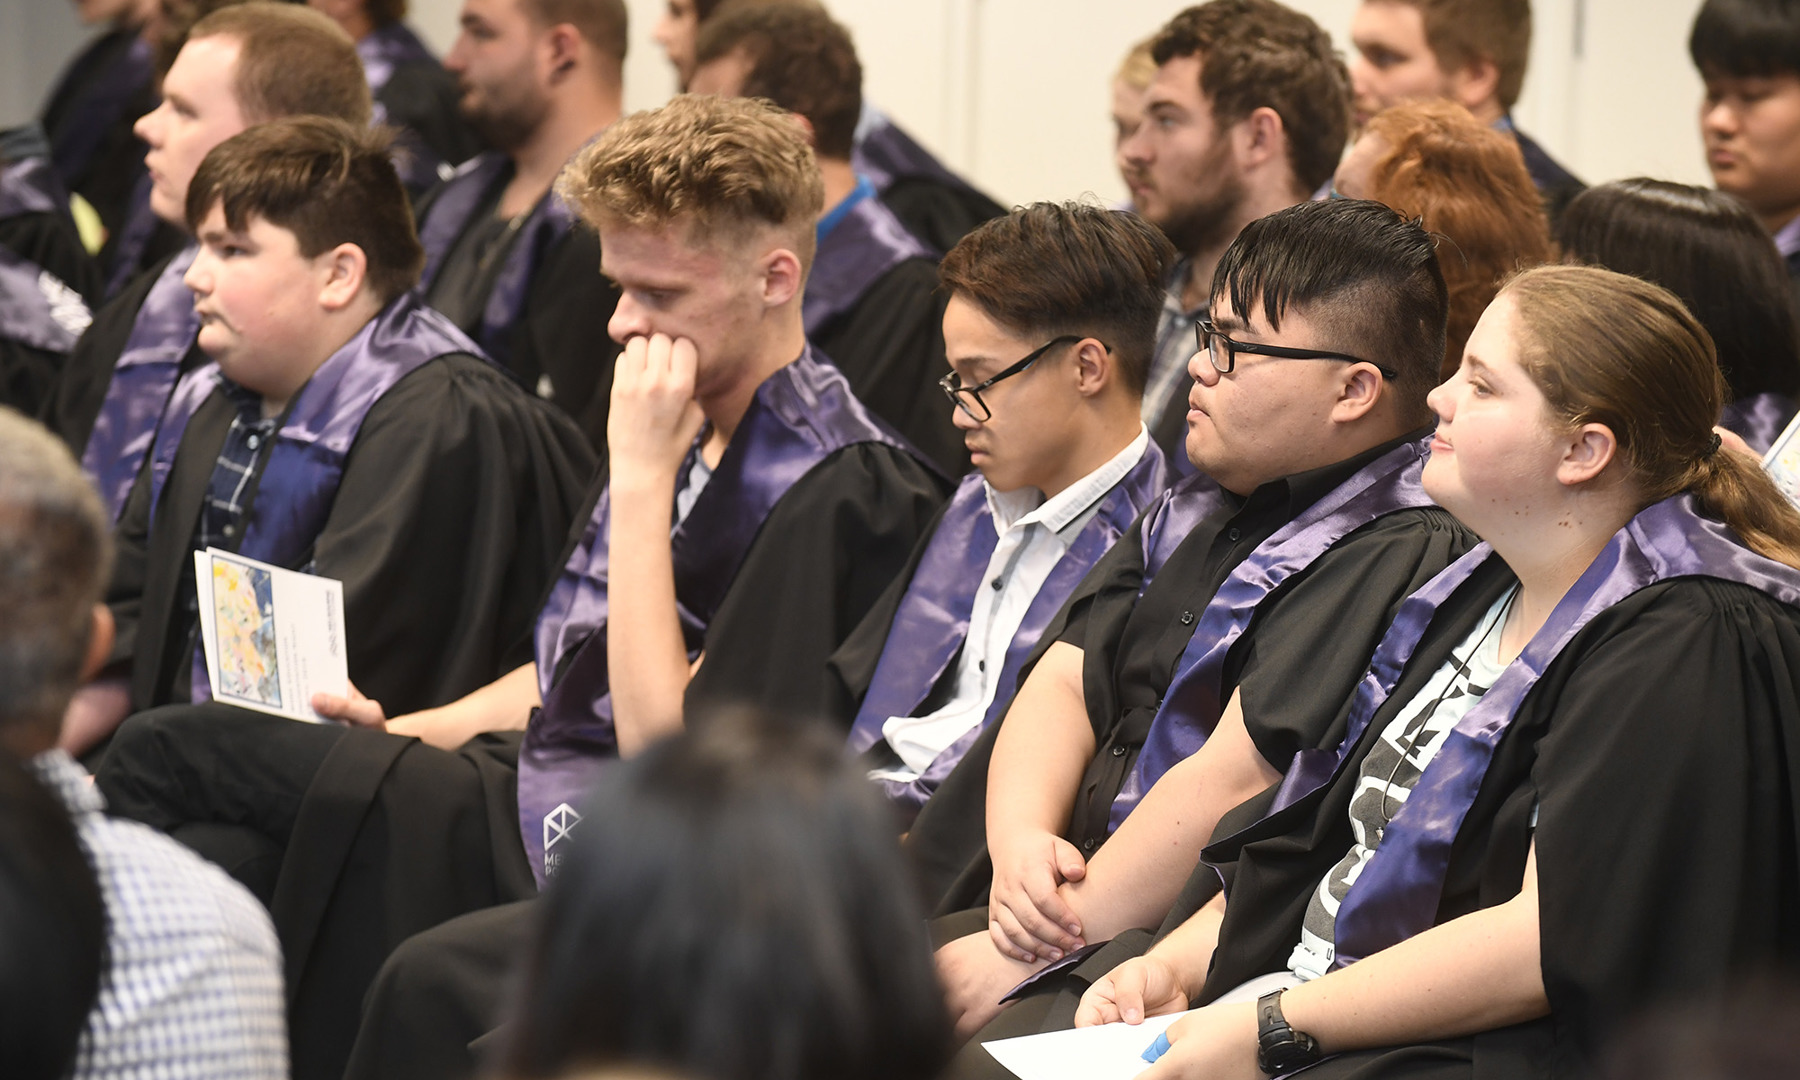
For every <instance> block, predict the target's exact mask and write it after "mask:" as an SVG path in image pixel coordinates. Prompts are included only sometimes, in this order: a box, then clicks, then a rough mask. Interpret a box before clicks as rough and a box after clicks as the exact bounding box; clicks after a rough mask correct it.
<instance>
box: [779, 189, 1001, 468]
mask: <svg viewBox="0 0 1800 1080" xmlns="http://www.w3.org/2000/svg"><path fill="white" fill-rule="evenodd" d="M873 194H874V188H873V186H872V183H870V182H868V181H867V179H866V178H865V186H863V187H859V189H858V191H857V193H856V194H853V195H851V196H849V197H848V198H847V199H845V201H844V202H843V203H841V204H839V207H838V209H836V210H834V211H833V213H832V214H830V215H827V216H826V218H825V220H824V221H822V222H821V223H820V237H819V249H818V254H817V256H816V257H815V258H814V260H813V268H812V273H811V274H809V275H808V277H807V282H806V299H805V304H804V305H803V313H804V316H805V319H806V333H807V337H808V338H809V339H810V340H811V341H812V342H813V344H814V346H815V347H817V348H818V349H819V351H820V352H823V353H824V354H825V355H826V356H829V357H830V358H831V360H832V363H833V364H835V365H836V366H837V368H838V370H839V371H842V372H843V373H844V378H846V379H848V380H850V388H851V389H852V390H854V391H855V392H856V396H857V399H858V400H860V401H862V402H863V404H865V405H867V406H868V407H869V408H870V409H871V410H872V411H873V412H874V413H875V415H877V416H879V417H881V418H882V419H883V420H886V421H887V422H888V423H889V424H891V425H893V427H894V429H895V430H896V431H898V432H900V434H902V435H904V436H906V437H907V439H909V440H911V442H912V444H913V445H914V446H917V447H918V448H919V449H921V450H923V451H924V452H925V454H926V455H927V456H928V457H930V458H931V460H932V461H933V462H934V463H936V464H937V466H938V467H939V468H940V469H943V470H944V471H945V472H946V473H948V474H949V475H951V476H961V475H962V474H963V473H965V472H967V471H968V468H969V451H968V448H967V447H965V446H964V445H963V435H962V432H961V431H959V430H957V427H956V425H955V424H954V423H952V422H951V419H950V417H951V410H952V407H951V406H950V403H949V402H948V401H946V400H945V398H944V393H943V391H942V390H941V389H940V388H939V387H938V380H939V379H941V378H943V377H944V375H945V373H946V372H948V371H949V362H948V361H947V360H946V359H945V357H944V305H945V303H946V302H947V298H946V297H944V296H942V295H941V294H940V292H939V290H938V273H937V258H936V256H935V255H934V254H933V253H932V252H931V250H930V249H929V248H927V247H926V245H925V244H924V243H923V242H922V241H920V240H918V239H917V238H916V237H915V236H914V235H913V234H912V233H911V232H909V231H908V230H907V227H906V226H905V225H904V224H903V223H902V222H901V221H900V219H899V218H897V217H896V216H895V215H894V213H893V211H891V210H889V209H888V208H887V207H886V206H885V205H883V204H882V202H881V201H880V200H878V199H876V198H873V197H872V196H873Z"/></svg>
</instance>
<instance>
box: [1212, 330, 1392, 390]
mask: <svg viewBox="0 0 1800 1080" xmlns="http://www.w3.org/2000/svg"><path fill="white" fill-rule="evenodd" d="M1194 345H1195V347H1196V348H1197V349H1198V350H1199V351H1200V352H1203V353H1205V354H1206V356H1207V359H1208V360H1210V361H1211V362H1212V366H1213V370H1214V371H1216V372H1218V373H1219V374H1221V375H1229V374H1231V373H1232V371H1233V370H1234V369H1235V368H1236V367H1237V354H1238V353H1254V354H1255V355H1257V356H1273V357H1275V358H1276V359H1277V360H1343V361H1345V362H1347V363H1351V364H1368V365H1369V366H1370V367H1372V368H1374V369H1375V370H1376V371H1379V372H1381V377H1382V378H1384V379H1394V378H1398V377H1399V372H1397V371H1395V370H1394V369H1393V368H1390V367H1388V366H1387V365H1385V364H1377V363H1376V362H1375V361H1373V360H1364V359H1363V358H1362V357H1360V356H1351V355H1350V354H1349V353H1341V352H1321V351H1319V350H1318V349H1290V348H1287V347H1285V346H1282V345H1259V344H1257V343H1255V342H1253V341H1233V340H1232V339H1230V338H1228V337H1226V336H1225V335H1224V334H1222V333H1220V332H1219V330H1218V328H1217V327H1215V326H1213V323H1212V320H1211V319H1207V318H1202V319H1198V320H1196V321H1195V323H1194Z"/></svg>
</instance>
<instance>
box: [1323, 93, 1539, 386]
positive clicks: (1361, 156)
mask: <svg viewBox="0 0 1800 1080" xmlns="http://www.w3.org/2000/svg"><path fill="white" fill-rule="evenodd" d="M1332 190H1333V192H1334V193H1335V194H1338V195H1342V196H1345V197H1348V198H1352V199H1373V200H1375V201H1376V202H1381V203H1386V204H1387V205H1388V206H1391V207H1393V208H1394V209H1395V210H1398V211H1400V212H1401V213H1402V214H1405V215H1407V216H1409V217H1416V218H1419V219H1421V221H1422V222H1423V223H1424V226H1425V228H1426V229H1428V230H1429V231H1431V232H1432V233H1434V234H1436V235H1438V236H1440V237H1442V238H1443V239H1442V240H1441V241H1440V242H1439V247H1438V265H1439V266H1440V267H1442V269H1443V271H1444V283H1445V285H1447V286H1448V287H1449V290H1450V311H1449V316H1450V317H1449V325H1448V327H1447V328H1446V330H1445V333H1444V366H1443V376H1444V377H1445V378H1449V377H1450V375H1451V374H1452V373H1453V372H1455V371H1456V367H1457V365H1458V364H1460V363H1461V362H1462V354H1463V345H1464V344H1465V343H1466V342H1467V341H1468V340H1469V332H1470V331H1471V330H1473V329H1475V322H1476V320H1477V319H1480V318H1481V313H1482V312H1483V311H1485V310H1487V306H1488V303H1489V302H1490V301H1491V300H1493V299H1494V294H1495V293H1496V292H1498V291H1499V289H1500V283H1501V282H1502V281H1503V280H1505V279H1506V278H1507V277H1509V276H1511V275H1512V274H1513V273H1515V272H1517V271H1519V270H1523V269H1526V268H1528V267H1532V266H1536V265H1538V264H1540V263H1545V262H1548V261H1550V258H1551V256H1552V253H1553V249H1552V247H1551V243H1550V232H1549V225H1548V223H1547V222H1546V220H1545V217H1544V207H1543V202H1542V201H1541V199H1540V198H1539V196H1538V190H1537V186H1536V185H1535V184H1533V183H1532V180H1531V174H1530V173H1529V172H1528V171H1527V170H1526V168H1525V159H1524V157H1523V156H1522V155H1521V154H1520V152H1519V145H1518V143H1517V141H1516V140H1514V139H1512V138H1510V137H1509V136H1508V135H1507V134H1506V133H1505V132H1502V131H1497V130H1495V129H1493V128H1491V127H1488V126H1487V125H1486V124H1483V123H1481V122H1480V121H1478V120H1476V119H1475V117H1474V116H1473V115H1472V114H1470V113H1469V112H1468V110H1466V109H1464V108H1463V107H1462V106H1460V105H1457V104H1455V103H1454V102H1450V101H1440V100H1433V101H1420V102H1412V103H1409V104H1405V105H1396V106H1394V107H1393V108H1391V109H1387V110H1384V111H1382V112H1381V113H1378V114H1377V115H1376V116H1375V117H1374V118H1373V119H1371V120H1370V121H1369V123H1368V125H1367V126H1366V127H1365V128H1364V129H1363V133H1362V135H1361V137H1359V138H1358V139H1357V141H1356V144H1355V145H1354V146H1352V147H1351V148H1350V153H1349V154H1348V155H1346V156H1345V158H1344V161H1343V163H1342V164H1340V165H1339V166H1338V171H1337V178H1336V179H1335V180H1334V181H1333V184H1332Z"/></svg>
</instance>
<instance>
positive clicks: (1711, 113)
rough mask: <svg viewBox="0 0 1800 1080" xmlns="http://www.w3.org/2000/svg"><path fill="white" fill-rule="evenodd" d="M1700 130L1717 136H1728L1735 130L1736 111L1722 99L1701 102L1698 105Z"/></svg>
mask: <svg viewBox="0 0 1800 1080" xmlns="http://www.w3.org/2000/svg"><path fill="white" fill-rule="evenodd" d="M1700 130H1701V131H1702V132H1708V133H1712V134H1717V135H1728V134H1730V133H1731V132H1733V131H1735V130H1737V111H1736V110H1734V109H1733V108H1732V107H1731V106H1730V105H1728V104H1727V103H1726V102H1725V101H1724V99H1720V100H1718V101H1704V100H1703V101H1702V102H1701V105H1700Z"/></svg>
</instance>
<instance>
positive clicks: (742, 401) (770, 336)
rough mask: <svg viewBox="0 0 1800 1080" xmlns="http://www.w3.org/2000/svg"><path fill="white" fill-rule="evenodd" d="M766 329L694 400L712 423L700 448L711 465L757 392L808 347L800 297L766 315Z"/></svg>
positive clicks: (695, 395)
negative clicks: (765, 382) (760, 337)
mask: <svg viewBox="0 0 1800 1080" xmlns="http://www.w3.org/2000/svg"><path fill="white" fill-rule="evenodd" d="M764 319H765V321H766V323H767V332H766V333H765V334H764V335H763V336H762V340H761V341H760V342H759V343H758V345H757V346H756V347H755V348H754V349H753V350H752V351H751V353H750V354H749V355H748V356H746V357H744V358H743V359H741V360H739V361H738V362H737V363H736V364H733V365H732V366H731V369H730V371H729V373H727V374H725V375H723V376H720V377H717V378H713V379H709V380H708V383H707V385H706V386H704V387H701V388H698V389H696V391H695V393H694V397H695V400H697V401H698V402H699V403H700V411H701V412H703V413H705V414H706V419H707V422H708V423H710V424H711V425H712V433H711V434H710V435H708V436H707V439H706V444H705V445H704V446H702V447H701V450H700V453H701V457H702V458H704V459H705V461H706V463H707V464H708V465H717V464H718V463H719V458H720V456H721V455H723V454H724V453H725V447H726V446H727V445H729V444H730V443H731V440H732V437H733V436H735V435H736V434H737V429H738V424H740V423H741V422H742V421H743V419H744V414H745V413H746V412H748V411H749V410H750V402H751V400H752V399H753V398H755V397H756V391H757V389H758V388H760V387H761V386H762V384H763V383H764V381H766V380H767V379H768V377H769V376H771V375H773V374H775V373H776V372H777V371H780V370H781V369H782V368H784V367H787V366H788V365H789V364H791V363H793V362H794V361H795V360H797V359H799V358H800V351H801V350H802V349H804V348H806V328H805V326H804V325H803V324H802V323H801V321H800V298H799V297H795V298H794V300H793V301H792V302H791V303H790V304H788V305H787V306H785V307H782V308H778V309H776V310H774V311H771V312H769V313H768V314H767V315H765V316H764Z"/></svg>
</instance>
